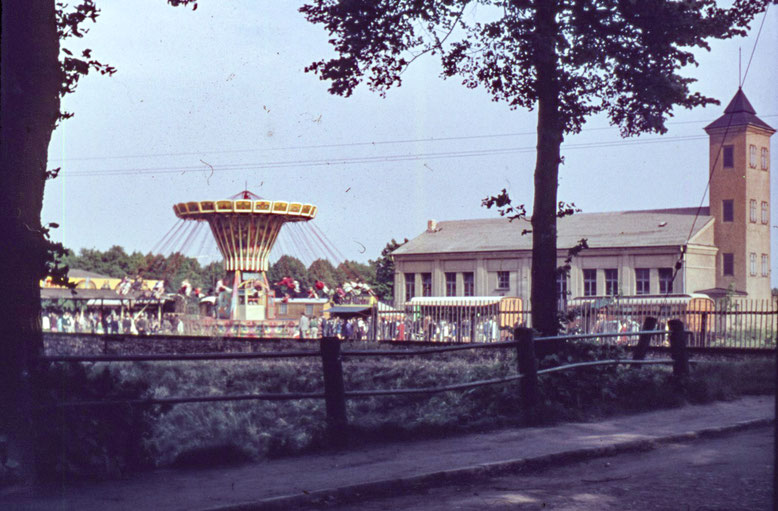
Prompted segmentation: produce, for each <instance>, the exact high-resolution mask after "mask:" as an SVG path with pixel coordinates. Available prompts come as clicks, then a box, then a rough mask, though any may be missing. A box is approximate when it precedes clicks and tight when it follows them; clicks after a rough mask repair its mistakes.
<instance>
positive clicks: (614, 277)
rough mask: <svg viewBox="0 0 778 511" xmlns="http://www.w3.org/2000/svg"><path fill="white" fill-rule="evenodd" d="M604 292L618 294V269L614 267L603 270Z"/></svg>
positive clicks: (611, 294)
mask: <svg viewBox="0 0 778 511" xmlns="http://www.w3.org/2000/svg"><path fill="white" fill-rule="evenodd" d="M605 294H606V295H608V296H616V295H617V294H619V270H617V269H616V268H608V269H607V270H605Z"/></svg>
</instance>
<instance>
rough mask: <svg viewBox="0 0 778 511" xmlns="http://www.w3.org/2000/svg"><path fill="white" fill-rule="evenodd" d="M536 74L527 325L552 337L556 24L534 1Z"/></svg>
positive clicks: (558, 135)
mask: <svg viewBox="0 0 778 511" xmlns="http://www.w3.org/2000/svg"><path fill="white" fill-rule="evenodd" d="M535 8H536V11H537V14H536V19H537V27H536V40H535V70H536V73H537V96H538V128H537V132H538V145H537V157H536V163H535V199H534V205H533V208H532V289H531V295H532V296H531V299H532V300H531V301H532V325H533V327H534V328H535V329H536V330H539V331H540V332H541V333H543V334H544V335H555V334H556V333H557V318H556V259H557V257H556V253H557V250H556V239H557V232H556V220H557V216H556V213H557V183H558V175H559V162H560V157H559V156H560V146H561V144H562V130H563V127H564V126H563V124H562V122H561V119H560V112H559V82H558V76H557V72H558V71H557V55H556V44H555V40H556V36H557V30H558V27H557V24H556V21H555V15H556V9H557V6H556V2H554V1H552V0H537V2H536V7H535Z"/></svg>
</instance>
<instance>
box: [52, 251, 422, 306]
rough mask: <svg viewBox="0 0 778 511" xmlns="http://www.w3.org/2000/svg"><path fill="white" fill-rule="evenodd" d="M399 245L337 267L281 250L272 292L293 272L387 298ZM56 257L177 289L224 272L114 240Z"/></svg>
mask: <svg viewBox="0 0 778 511" xmlns="http://www.w3.org/2000/svg"><path fill="white" fill-rule="evenodd" d="M406 241H407V240H406ZM400 245H401V244H400V243H397V242H396V241H395V240H392V241H391V242H389V243H387V245H386V247H385V248H384V249H383V250H382V252H381V256H380V257H379V258H377V259H375V260H369V261H368V262H367V263H360V262H357V261H349V260H346V261H342V262H340V263H339V264H338V266H337V267H335V266H333V264H332V263H331V262H330V261H328V260H327V259H317V260H315V261H313V262H312V263H311V265H310V266H309V267H307V268H306V266H305V264H304V263H303V262H302V261H300V260H299V259H297V258H296V257H293V256H290V255H283V256H281V257H280V258H279V259H278V260H277V261H276V262H275V263H273V264H272V265H270V268H269V269H268V272H267V277H268V280H269V281H270V284H271V286H272V287H273V288H274V289H275V291H276V296H283V295H284V294H285V293H287V292H288V291H289V290H288V289H285V288H283V289H282V288H281V287H279V286H275V285H274V284H275V283H276V282H278V281H280V280H281V279H283V278H284V277H292V278H293V279H295V280H297V281H299V282H300V288H301V293H303V294H304V293H305V292H306V291H307V289H308V288H309V287H311V286H313V285H314V283H315V282H316V281H317V280H321V281H322V282H324V283H326V284H327V286H329V287H330V288H333V289H334V288H335V287H337V286H340V285H342V284H343V283H344V282H346V281H361V282H365V283H367V284H368V285H370V287H371V288H372V289H373V290H374V292H375V293H376V295H377V296H378V298H379V299H380V300H382V301H385V302H391V301H392V299H393V289H394V262H393V261H392V258H391V256H390V253H391V252H392V251H393V250H394V249H395V248H397V247H399V246H400ZM58 262H59V264H60V265H61V266H67V267H68V268H71V269H79V270H85V271H91V272H95V273H100V274H103V275H108V276H109V277H115V278H123V277H124V276H130V277H134V276H136V275H140V276H141V277H143V278H147V279H161V280H164V281H165V287H166V289H168V290H177V289H179V288H180V287H181V282H183V281H184V280H188V281H189V283H190V284H192V286H193V287H196V288H197V287H199V288H200V289H202V290H203V291H204V292H207V291H208V290H209V289H212V288H214V287H215V286H216V282H217V281H218V280H219V279H223V278H224V277H225V276H226V273H225V271H224V264H223V263H222V262H221V261H216V262H212V263H209V264H207V265H205V266H202V265H201V264H200V262H199V261H198V260H197V259H196V258H194V257H188V256H185V255H183V254H181V253H180V252H174V253H172V254H170V255H169V256H164V255H162V254H152V253H148V254H145V255H144V254H142V253H141V252H138V251H134V252H132V253H128V252H127V251H126V250H125V249H124V248H123V247H120V246H118V245H114V246H112V247H111V248H109V249H108V250H106V251H101V250H97V249H90V248H82V249H81V250H80V251H79V252H78V253H77V254H76V253H75V252H73V251H72V250H69V249H67V250H64V253H63V255H61V256H60V258H59V260H58ZM227 284H228V285H230V283H227Z"/></svg>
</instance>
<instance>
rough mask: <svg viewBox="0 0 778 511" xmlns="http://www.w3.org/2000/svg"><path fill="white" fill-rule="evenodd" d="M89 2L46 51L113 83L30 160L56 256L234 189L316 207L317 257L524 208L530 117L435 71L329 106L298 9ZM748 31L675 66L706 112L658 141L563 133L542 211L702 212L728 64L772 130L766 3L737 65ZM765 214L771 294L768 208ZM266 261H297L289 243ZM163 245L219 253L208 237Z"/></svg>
mask: <svg viewBox="0 0 778 511" xmlns="http://www.w3.org/2000/svg"><path fill="white" fill-rule="evenodd" d="M97 3H98V7H99V8H100V9H101V14H100V17H99V18H98V20H97V23H96V24H93V25H90V26H89V33H88V34H86V36H85V37H84V38H83V39H81V40H76V41H72V40H68V42H67V43H66V45H65V46H66V47H68V48H70V49H71V50H80V49H82V48H91V49H92V50H93V56H94V57H95V58H96V59H98V60H100V61H101V62H105V63H108V64H110V65H112V66H114V67H116V68H117V72H116V74H115V75H114V76H112V77H108V76H101V75H99V74H95V73H91V74H90V75H88V76H86V77H83V78H82V79H81V81H80V83H79V85H78V89H77V91H76V92H75V93H74V94H71V95H68V96H66V97H65V98H64V100H63V109H65V110H68V111H71V112H73V113H74V114H75V116H74V117H73V118H71V119H69V120H66V121H63V122H62V124H61V125H60V126H59V127H58V128H57V129H56V130H55V132H54V134H53V137H52V141H51V144H50V146H49V166H50V167H62V171H61V173H60V175H59V177H58V178H56V179H55V180H53V181H50V182H49V183H48V184H47V186H46V192H45V199H44V207H43V213H42V219H43V221H44V222H45V223H47V222H56V223H58V224H60V227H59V229H57V230H55V231H54V234H53V237H54V239H56V240H58V241H62V242H63V243H64V244H65V246H67V247H69V248H71V249H74V250H76V251H78V250H80V249H82V248H96V249H100V250H105V249H108V248H110V247H111V246H113V245H120V246H123V247H124V248H125V249H126V250H127V251H128V252H132V251H136V250H137V251H141V252H143V253H147V252H149V251H151V250H152V249H156V248H159V247H160V245H161V244H162V243H161V242H162V241H163V240H165V239H169V238H166V236H167V235H168V234H169V232H170V230H171V229H172V228H173V227H174V226H175V224H176V222H177V221H178V220H177V218H176V217H175V215H174V214H173V208H172V206H173V204H175V203H178V202H183V201H191V200H206V199H219V198H226V197H229V196H232V195H235V194H237V193H239V192H240V191H242V190H243V189H244V188H248V189H249V190H250V191H252V192H253V193H256V194H257V195H260V196H262V197H264V198H267V199H271V200H288V201H296V202H304V203H313V204H316V205H317V206H318V208H319V210H318V215H317V217H316V219H315V220H314V222H315V223H316V227H317V230H319V231H320V232H322V233H324V235H325V236H326V238H327V239H328V240H329V243H330V244H331V246H332V247H333V248H334V251H332V252H334V253H335V254H336V255H338V256H341V257H344V258H347V259H352V260H357V261H363V262H364V261H367V260H368V259H375V258H377V257H378V256H380V252H381V249H382V248H383V247H384V246H385V245H386V244H387V242H389V241H390V240H391V239H397V240H403V239H404V238H413V237H415V236H417V235H418V234H420V233H421V232H423V231H424V230H425V228H426V224H427V220H428V219H436V220H455V219H465V218H490V217H494V216H495V215H496V213H495V211H494V210H487V209H485V208H483V207H482V206H481V201H482V199H483V198H485V197H487V196H489V195H495V194H497V193H498V192H499V191H500V190H501V189H503V188H506V189H507V190H508V192H509V193H510V195H511V197H512V198H513V200H514V202H515V203H518V204H521V203H524V204H527V205H528V206H530V205H531V204H532V200H533V198H532V196H533V193H532V192H533V181H532V174H533V170H534V161H535V154H534V146H535V127H536V123H537V119H536V112H534V111H527V110H513V111H512V110H510V109H509V108H508V106H507V105H506V104H504V103H495V102H492V101H491V98H490V96H489V95H488V93H486V92H485V91H484V90H483V89H473V90H471V89H467V88H466V87H464V86H462V85H461V83H460V80H458V79H448V80H443V79H441V78H440V63H439V61H438V60H436V59H435V57H422V58H419V59H417V60H416V61H414V62H413V64H412V65H411V67H410V68H409V69H408V70H407V71H406V72H405V74H404V75H403V84H402V86H401V87H399V88H395V89H392V90H390V91H389V92H388V93H387V95H386V97H383V98H382V97H381V96H380V95H379V94H377V93H373V92H371V91H370V90H368V88H367V87H365V86H360V87H358V89H357V90H356V92H355V93H354V94H353V95H352V96H351V97H349V98H342V97H339V96H333V95H330V94H329V93H328V91H327V88H328V86H329V83H328V82H323V81H320V80H319V79H318V77H316V76H315V75H313V74H310V73H305V72H304V68H305V66H307V65H309V64H310V63H312V62H314V61H317V60H320V59H322V58H327V57H329V56H332V55H333V52H332V50H331V48H330V45H329V44H328V42H327V41H328V37H327V33H326V32H325V31H324V29H323V28H321V27H320V26H316V25H312V24H309V23H308V22H306V21H305V19H304V18H303V17H302V15H300V14H299V13H297V11H296V7H297V4H298V3H300V2H262V3H258V2H253V1H249V0H244V1H231V2H223V1H218V2H217V1H209V0H203V1H200V2H199V6H198V9H197V10H196V11H192V10H191V9H185V8H173V7H170V6H168V5H167V4H166V2H164V0H99V1H98V2H97ZM260 6H261V7H260ZM761 22H762V15H759V16H758V17H757V18H756V19H755V21H754V22H753V23H752V27H751V30H750V32H749V35H748V36H747V37H745V38H738V39H732V40H727V41H712V43H711V51H710V52H706V51H699V52H696V53H697V56H698V60H699V66H698V67H692V68H687V69H685V70H684V71H683V73H684V74H685V75H686V76H690V77H692V78H696V79H697V80H698V82H697V83H696V84H694V86H693V87H694V89H695V90H697V91H699V92H701V93H702V94H705V95H707V96H711V97H714V98H717V99H718V100H720V101H721V103H722V104H721V105H718V106H717V105H712V106H708V107H706V108H696V109H694V110H685V109H680V110H675V111H674V117H673V118H672V119H670V121H669V122H668V125H667V127H668V128H669V129H668V132H667V133H666V134H664V135H662V136H659V135H642V136H640V137H637V138H629V139H622V138H621V137H620V136H619V132H618V129H617V128H615V127H612V126H610V125H609V122H608V119H607V118H606V117H604V116H602V117H600V116H596V117H592V118H590V119H589V120H588V122H587V124H586V126H585V127H584V130H583V131H582V132H581V133H580V134H577V135H570V136H568V137H567V138H566V140H565V143H564V144H563V146H562V152H563V155H564V157H565V163H564V165H563V166H562V167H561V168H560V182H559V199H560V200H564V201H567V202H574V203H575V204H576V205H577V206H578V207H579V208H581V209H582V210H583V211H584V212H602V211H620V210H634V209H654V208H673V207H689V206H698V205H699V204H701V203H702V204H703V205H705V206H707V204H708V198H707V195H706V194H705V192H706V180H707V174H708V164H709V163H708V140H707V136H706V134H705V132H704V131H703V129H702V128H703V127H704V126H705V125H706V124H708V123H709V122H711V121H713V120H714V119H716V118H717V117H719V116H720V115H721V114H722V113H723V110H724V107H725V106H726V104H727V103H728V102H729V100H730V99H731V98H732V96H733V95H734V94H735V92H736V91H737V87H738V80H739V76H738V62H739V52H740V53H742V58H741V60H740V62H741V63H742V65H741V69H742V72H743V73H744V74H745V70H746V67H748V73H747V74H745V81H744V84H743V90H744V92H745V93H746V95H747V97H748V98H749V100H750V102H751V104H752V105H753V106H754V108H755V109H756V111H757V115H759V116H760V117H761V118H762V120H764V121H765V122H767V123H768V124H770V125H772V126H774V127H776V126H778V94H776V92H775V90H776V88H775V84H776V83H778V67H777V66H776V65H775V55H776V49H778V8H776V6H773V7H772V8H771V9H770V11H769V12H768V14H767V18H766V20H765V22H764V27H763V28H762V31H761V35H760V36H759V42H758V45H756V50H755V51H754V53H753V58H752V57H751V55H752V51H753V50H754V47H755V41H756V39H757V32H758V30H759V26H760V23H761ZM749 61H750V65H749ZM774 147H775V143H774V142H773V148H774ZM771 155H772V151H771ZM775 162H776V159H775V158H774V157H773V158H772V161H771V168H773V167H772V164H773V163H775ZM771 175H772V184H771V190H772V192H771V196H772V197H773V198H774V197H775V190H776V189H778V188H776V187H777V185H778V184H777V183H776V181H775V173H771ZM771 202H773V201H772V200H771ZM528 209H531V208H529V207H528ZM771 215H772V218H771V229H772V254H773V256H772V262H771V264H772V286H773V287H778V267H777V266H778V263H777V262H776V261H777V260H778V257H776V256H775V254H778V215H777V214H776V208H771ZM279 247H281V248H283V250H287V251H288V253H289V254H290V255H298V254H295V253H294V244H291V243H288V242H286V243H285V242H284V241H283V240H282V241H281V244H280V245H279ZM165 248H168V249H175V248H183V249H185V253H186V254H187V255H189V256H192V257H198V258H200V259H201V260H202V262H208V261H210V260H213V259H219V258H220V256H219V255H218V251H217V249H216V247H215V244H210V243H206V244H197V245H196V246H193V247H186V246H182V247H165ZM275 255H276V256H278V255H280V254H279V251H276V254H275ZM327 255H328V253H324V252H323V253H322V254H321V256H322V257H327ZM336 262H337V261H336Z"/></svg>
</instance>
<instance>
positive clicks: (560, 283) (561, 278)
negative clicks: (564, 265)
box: [556, 272, 568, 310]
mask: <svg viewBox="0 0 778 511" xmlns="http://www.w3.org/2000/svg"><path fill="white" fill-rule="evenodd" d="M567 279H568V276H567V272H561V273H557V275H556V302H557V307H558V308H559V309H560V310H562V309H564V305H565V304H566V303H567Z"/></svg>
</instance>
